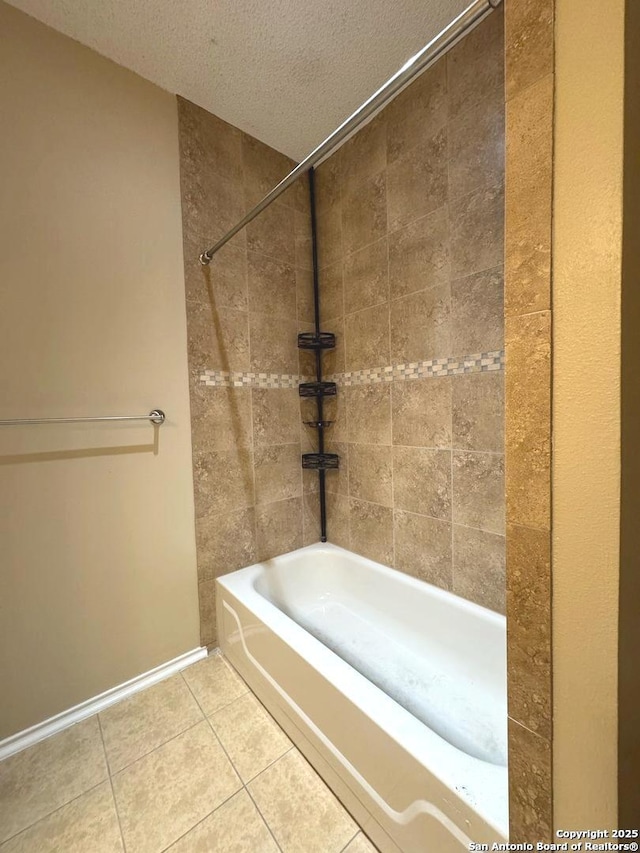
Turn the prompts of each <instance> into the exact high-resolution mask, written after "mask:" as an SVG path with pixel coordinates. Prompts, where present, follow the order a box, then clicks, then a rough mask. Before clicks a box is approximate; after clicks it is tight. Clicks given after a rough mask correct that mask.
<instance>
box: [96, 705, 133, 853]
mask: <svg viewBox="0 0 640 853" xmlns="http://www.w3.org/2000/svg"><path fill="white" fill-rule="evenodd" d="M96 717H97V718H98V729H99V730H100V741H101V742H102V751H103V753H104V760H105V763H106V765H107V777H108V779H109V787H110V788H111V797H112V799H113V808H114V810H115V813H116V820H117V821H118V829H119V830H120V840H121V841H122V849H123V851H124V853H127V843H126V841H125V840H124V832H123V831H122V821H121V820H120V812H119V811H118V801H117V799H116V792H115V788H114V787H113V776H112V775H111V765H110V764H109V756H108V755H107V745H106V743H105V742H104V732H103V731H102V720H101V719H100V714H96Z"/></svg>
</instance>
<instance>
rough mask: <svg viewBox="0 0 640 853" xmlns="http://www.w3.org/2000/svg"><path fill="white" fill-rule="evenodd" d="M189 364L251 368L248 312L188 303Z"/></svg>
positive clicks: (202, 367)
mask: <svg viewBox="0 0 640 853" xmlns="http://www.w3.org/2000/svg"><path fill="white" fill-rule="evenodd" d="M187 334H188V340H187V350H188V354H189V367H190V368H191V370H193V371H197V372H201V371H202V370H205V369H209V370H249V317H248V315H247V314H246V313H245V312H244V311H230V310H228V309H222V308H221V309H219V310H218V309H217V308H215V307H211V306H209V305H203V304H201V303H199V302H188V303H187Z"/></svg>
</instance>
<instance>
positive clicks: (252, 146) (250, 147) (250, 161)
mask: <svg viewBox="0 0 640 853" xmlns="http://www.w3.org/2000/svg"><path fill="white" fill-rule="evenodd" d="M241 165H242V169H243V174H244V186H245V201H246V204H247V209H248V208H249V207H253V205H255V204H257V203H258V202H259V201H261V199H263V198H264V196H265V195H266V194H267V193H268V192H269V190H271V189H273V187H274V186H275V185H276V184H277V183H279V182H280V181H281V180H282V179H283V178H284V177H285V176H286V175H287V174H288V173H289V172H290V171H291V170H292V169H293V167H294V165H295V164H294V162H293V160H291V159H290V158H289V157H286V156H285V155H284V154H281V153H280V152H279V151H275V150H274V149H273V148H270V147H269V146H268V145H265V143H264V142H260V141H259V140H258V139H256V138H255V137H253V136H249V135H248V134H247V133H243V134H242V162H241ZM294 197H295V192H292V191H291V190H288V191H287V192H286V193H284V195H282V196H281V202H280V203H281V204H286V205H288V206H289V207H295V206H296V205H295V201H294Z"/></svg>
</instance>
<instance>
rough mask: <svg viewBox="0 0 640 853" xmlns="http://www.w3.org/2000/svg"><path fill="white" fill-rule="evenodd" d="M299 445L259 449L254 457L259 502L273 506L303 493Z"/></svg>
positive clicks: (272, 445)
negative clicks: (275, 502) (274, 503)
mask: <svg viewBox="0 0 640 853" xmlns="http://www.w3.org/2000/svg"><path fill="white" fill-rule="evenodd" d="M300 465H301V462H300V444H299V443H297V444H270V445H266V446H260V447H256V450H255V457H254V468H255V478H256V479H255V483H256V503H257V504H263V503H272V502H273V501H283V500H287V499H288V498H295V497H299V496H300V495H301V494H302V469H301V467H300Z"/></svg>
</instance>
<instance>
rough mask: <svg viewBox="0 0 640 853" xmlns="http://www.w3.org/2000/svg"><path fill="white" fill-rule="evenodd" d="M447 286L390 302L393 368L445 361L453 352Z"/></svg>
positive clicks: (442, 285) (441, 285)
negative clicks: (412, 363) (396, 365)
mask: <svg viewBox="0 0 640 853" xmlns="http://www.w3.org/2000/svg"><path fill="white" fill-rule="evenodd" d="M450 299H451V297H450V290H449V285H448V284H439V285H437V286H435V287H432V288H431V289H430V290H424V291H421V292H420V293H412V294H411V295H410V296H404V297H403V298H402V299H393V300H392V301H391V360H392V362H393V363H394V364H404V363H406V362H415V361H428V360H430V359H432V358H444V357H446V356H448V355H449V351H450V349H451V307H450Z"/></svg>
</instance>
